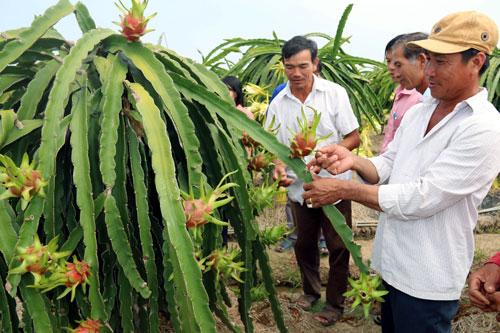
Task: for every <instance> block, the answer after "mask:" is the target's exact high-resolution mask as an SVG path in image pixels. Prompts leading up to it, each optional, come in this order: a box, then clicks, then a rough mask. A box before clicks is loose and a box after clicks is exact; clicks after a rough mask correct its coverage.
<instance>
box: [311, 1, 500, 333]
mask: <svg viewBox="0 0 500 333" xmlns="http://www.w3.org/2000/svg"><path fill="white" fill-rule="evenodd" d="M497 43H498V28H497V26H496V24H495V22H494V21H493V20H492V19H491V18H489V17H488V16H486V15H484V14H481V13H478V12H474V11H468V12H459V13H454V14H450V15H448V16H446V17H444V18H442V19H441V20H439V22H437V23H436V24H435V25H434V27H433V28H432V32H431V34H430V35H429V38H428V39H424V40H419V41H414V42H410V44H411V45H413V44H414V45H417V46H419V47H422V48H424V49H425V50H426V55H427V64H426V69H425V74H426V76H427V78H428V80H429V87H430V90H431V95H432V97H431V98H428V99H425V100H424V101H423V102H422V103H418V104H416V105H415V106H413V107H412V108H411V109H410V110H409V111H408V112H407V113H406V115H405V117H404V119H403V121H402V123H401V126H400V128H399V129H398V131H397V132H396V136H395V138H394V140H393V141H392V142H391V144H389V146H388V149H387V150H386V151H385V152H384V153H383V154H381V155H380V156H376V157H373V158H370V159H367V158H363V157H361V156H357V155H355V154H353V153H352V152H350V151H349V150H347V149H346V148H345V147H342V146H339V145H332V146H328V147H325V148H322V149H319V151H318V152H317V153H316V156H315V160H313V161H311V163H309V167H310V169H311V170H312V171H314V172H315V171H317V170H319V168H322V169H327V170H329V171H330V172H332V173H333V174H337V173H339V172H345V171H347V170H352V171H356V172H357V173H358V175H360V177H362V178H363V179H364V181H365V182H364V183H359V182H354V181H351V180H340V179H335V178H321V177H314V180H313V181H312V182H310V183H308V184H305V185H304V189H305V193H304V194H303V198H304V200H305V201H306V202H308V203H309V204H311V205H312V206H313V207H322V206H324V205H328V204H331V203H334V202H336V201H337V200H339V199H346V200H354V201H357V202H359V203H361V204H363V205H366V206H368V207H370V208H373V209H376V210H378V211H381V213H380V219H379V224H378V226H377V231H376V234H375V241H374V243H373V251H372V253H373V254H372V258H371V259H372V260H371V266H372V268H373V269H374V270H375V271H377V272H378V273H379V274H380V275H381V277H382V280H383V283H384V287H385V288H386V290H388V291H389V293H388V294H387V295H385V296H384V300H385V302H383V303H382V305H381V306H382V331H383V332H412V333H419V332H422V333H428V332H451V321H452V319H453V317H454V316H455V315H456V313H457V310H458V305H459V299H460V295H461V293H462V289H463V286H464V283H465V280H466V278H467V274H468V273H469V270H470V267H471V263H472V259H473V256H474V233H473V230H474V227H475V226H476V223H477V216H478V206H479V205H480V203H481V201H482V200H483V199H484V197H485V196H486V194H487V193H488V190H489V189H490V188H491V184H492V183H493V181H494V180H495V178H496V177H497V175H498V173H499V172H500V113H499V112H498V110H497V109H496V108H495V106H494V105H493V104H491V103H490V102H489V101H488V91H487V90H486V89H485V88H483V87H481V86H480V84H479V83H480V78H481V75H482V74H483V73H484V71H485V70H486V69H487V68H488V66H489V55H491V54H492V53H493V50H494V49H495V47H496V45H497Z"/></svg>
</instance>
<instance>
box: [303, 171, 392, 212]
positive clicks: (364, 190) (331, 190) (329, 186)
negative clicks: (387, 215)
mask: <svg viewBox="0 0 500 333" xmlns="http://www.w3.org/2000/svg"><path fill="white" fill-rule="evenodd" d="M378 189H379V187H378V186H377V185H367V184H359V183H356V182H353V181H351V180H340V179H335V178H321V177H319V176H315V175H314V176H313V181H312V182H311V183H307V184H304V190H305V192H304V194H303V198H304V200H305V201H306V202H309V203H310V204H312V205H313V207H315V208H318V207H322V206H326V205H330V204H333V203H335V202H337V201H338V200H340V199H342V200H352V201H356V202H359V203H361V204H363V205H365V206H367V207H369V208H372V209H375V210H378V211H382V209H381V208H380V206H379V203H378Z"/></svg>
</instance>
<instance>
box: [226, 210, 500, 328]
mask: <svg viewBox="0 0 500 333" xmlns="http://www.w3.org/2000/svg"><path fill="white" fill-rule="evenodd" d="M353 219H354V221H355V223H354V224H355V225H356V226H355V227H354V228H353V229H354V231H355V235H356V236H355V240H356V242H357V243H358V244H360V245H361V249H362V255H363V258H365V260H366V259H368V258H370V257H371V248H372V243H373V235H374V232H375V227H373V226H368V227H366V226H363V225H372V224H373V223H376V219H377V213H376V212H374V211H373V210H370V209H368V208H365V207H363V206H360V205H354V206H353ZM356 222H357V223H356ZM279 223H286V218H285V213H284V207H283V206H277V207H274V208H271V209H268V210H266V211H265V212H264V213H263V214H262V215H261V216H260V217H259V224H260V225H261V227H266V226H271V225H275V224H279ZM476 229H477V230H479V231H480V232H481V233H477V234H476V235H475V241H476V251H475V260H474V265H473V268H472V269H473V270H474V269H476V268H477V267H479V265H480V264H481V263H482V262H484V261H485V260H486V259H487V258H488V257H489V255H491V254H492V253H494V252H496V251H500V233H499V230H500V212H498V211H497V212H493V213H489V214H481V215H480V218H479V222H478V227H477V228H476ZM482 231H487V233H484V232H482ZM268 254H269V258H270V262H271V266H272V269H273V275H274V279H275V282H276V285H277V288H278V292H279V300H280V302H281V306H282V309H283V313H284V317H285V321H286V325H287V327H288V328H289V331H290V332H291V333H305V332H307V333H312V332H343V333H350V332H352V333H354V332H356V333H357V332H367V333H369V332H380V331H381V330H380V327H379V326H377V325H375V324H374V323H373V321H372V320H371V318H369V319H364V318H362V314H361V312H359V311H358V312H355V313H353V312H351V311H350V310H349V308H350V304H349V302H348V301H346V302H347V304H346V309H347V311H346V313H345V314H344V317H343V318H342V319H341V321H339V322H338V323H337V324H335V325H334V326H332V327H328V328H325V327H323V326H322V325H321V324H319V323H317V322H316V321H315V320H314V318H313V314H314V311H318V310H319V309H320V307H321V304H319V305H317V306H315V308H314V309H313V311H312V312H305V311H303V310H301V309H300V308H299V307H298V306H297V305H296V304H295V299H296V298H297V297H298V296H299V295H300V294H301V289H300V273H299V270H298V267H297V263H296V261H295V256H294V253H293V250H292V251H287V252H284V253H278V252H276V251H274V249H273V248H271V249H269V250H268ZM350 266H351V275H354V276H357V274H358V270H357V267H356V266H355V265H354V263H353V262H352V260H351V264H350ZM327 270H328V258H327V257H323V258H322V259H321V274H322V280H323V281H326V276H327ZM232 297H233V298H234V302H233V303H234V304H236V299H235V297H234V296H232ZM323 299H324V295H323ZM229 311H230V316H231V318H232V319H233V320H234V321H235V323H236V324H237V325H238V326H240V327H242V325H241V322H240V321H239V314H238V310H237V306H233V307H232V308H230V309H229ZM375 311H376V310H375ZM251 316H252V318H253V320H254V325H255V332H262V333H267V332H277V328H276V326H275V324H274V319H273V314H272V311H271V308H270V304H269V303H268V302H267V301H261V302H256V303H255V304H254V305H253V307H252V311H251ZM219 331H220V332H229V331H227V329H226V328H225V327H224V326H223V325H219ZM453 332H460V333H461V332H500V325H499V323H498V322H496V320H495V315H494V314H491V313H490V314H485V313H483V312H481V311H480V310H478V309H477V308H474V307H472V306H471V305H470V302H469V299H468V296H467V288H466V286H464V291H463V294H462V297H461V299H460V308H459V311H458V314H457V316H456V318H455V320H454V323H453Z"/></svg>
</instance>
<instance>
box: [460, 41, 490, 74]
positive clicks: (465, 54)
mask: <svg viewBox="0 0 500 333" xmlns="http://www.w3.org/2000/svg"><path fill="white" fill-rule="evenodd" d="M479 52H481V51H479V50H476V49H472V48H471V49H468V50H465V51H462V52H460V54H461V55H462V62H463V63H464V64H466V63H468V62H469V60H471V59H472V57H474V56H475V55H476V54H478V53H479ZM485 55H486V59H485V60H484V64H483V66H482V67H481V69H480V70H479V76H481V75H483V73H484V72H486V70H487V69H488V67H490V56H489V55H487V54H486V53H485Z"/></svg>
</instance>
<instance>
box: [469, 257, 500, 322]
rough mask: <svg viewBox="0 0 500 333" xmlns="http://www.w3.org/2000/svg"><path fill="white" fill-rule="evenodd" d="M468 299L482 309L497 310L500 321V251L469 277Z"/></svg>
mask: <svg viewBox="0 0 500 333" xmlns="http://www.w3.org/2000/svg"><path fill="white" fill-rule="evenodd" d="M469 299H470V301H471V303H472V304H474V305H475V306H477V307H478V308H480V309H481V310H483V311H488V312H489V311H492V312H498V314H497V321H500V251H499V252H497V253H496V254H495V255H494V256H492V257H491V258H490V260H488V262H487V263H486V264H484V265H483V266H482V267H481V268H479V269H478V270H477V271H475V272H474V273H472V274H471V276H470V277H469Z"/></svg>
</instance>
